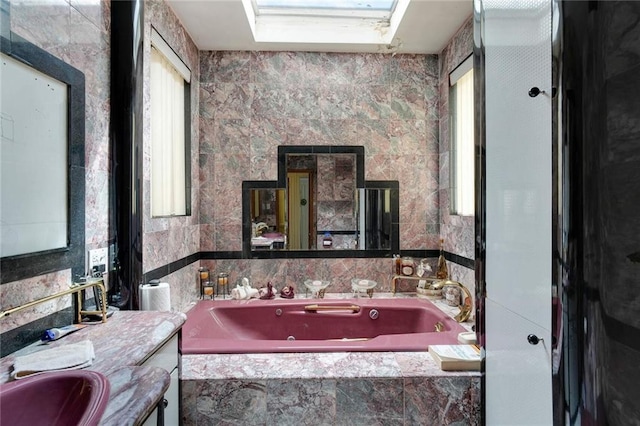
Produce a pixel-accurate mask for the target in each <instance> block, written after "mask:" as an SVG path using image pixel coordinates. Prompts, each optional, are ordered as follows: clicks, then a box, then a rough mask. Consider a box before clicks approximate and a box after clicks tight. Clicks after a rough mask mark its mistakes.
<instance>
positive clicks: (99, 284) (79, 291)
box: [0, 280, 107, 323]
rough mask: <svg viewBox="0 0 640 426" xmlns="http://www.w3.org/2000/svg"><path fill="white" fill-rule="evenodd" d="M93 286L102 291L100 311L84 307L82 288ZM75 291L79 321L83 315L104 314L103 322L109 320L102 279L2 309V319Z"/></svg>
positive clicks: (0, 312) (0, 314)
mask: <svg viewBox="0 0 640 426" xmlns="http://www.w3.org/2000/svg"><path fill="white" fill-rule="evenodd" d="M91 287H98V289H99V290H100V292H102V306H100V310H99V311H85V310H83V309H82V290H86V289H88V288H91ZM73 293H75V294H76V296H77V299H78V323H80V322H82V315H102V322H107V302H106V300H107V291H106V290H105V288H104V282H103V281H102V280H96V281H91V282H88V283H85V284H80V285H73V286H71V287H69V289H67V290H64V291H61V292H59V293H56V294H52V295H49V296H46V297H43V298H42V299H37V300H34V301H32V302H29V303H25V304H24V305H19V306H16V307H15V308H11V309H7V310H6V311H0V319H1V318H4V317H6V316H8V315H10V314H13V313H15V312H18V311H21V310H23V309H26V308H30V307H31V306H35V305H38V304H40V303H44V302H48V301H50V300H54V299H57V298H58V297H62V296H66V295H67V294H73Z"/></svg>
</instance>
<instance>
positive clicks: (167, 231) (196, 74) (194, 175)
mask: <svg viewBox="0 0 640 426" xmlns="http://www.w3.org/2000/svg"><path fill="white" fill-rule="evenodd" d="M152 26H153V28H155V29H156V31H158V33H159V34H160V35H161V36H162V38H164V40H165V41H166V42H167V43H168V44H169V46H171V48H172V49H173V50H174V51H175V52H176V53H177V55H178V56H179V57H180V58H181V59H182V61H183V62H184V63H185V64H186V65H187V67H188V68H189V69H190V70H191V216H181V217H175V218H167V217H164V218H152V217H151V191H150V190H149V188H150V177H151V157H150V153H151V146H150V138H151V127H150V126H151V118H150V115H149V114H150V111H149V105H150V90H149V87H150V86H149V76H150V63H151V61H150V59H149V58H150V55H151V27H152ZM199 55H200V53H199V51H198V48H197V47H196V45H195V44H194V43H193V41H192V40H191V37H190V36H189V34H188V33H187V31H186V30H185V29H184V27H183V26H182V24H181V23H180V21H179V20H178V18H177V17H176V16H175V14H174V13H173V11H172V10H171V9H170V8H169V6H168V5H167V4H166V3H165V2H164V1H162V0H146V1H145V2H144V61H143V67H144V70H143V73H144V85H143V91H144V94H143V96H144V105H145V109H144V113H143V146H144V148H143V179H144V182H143V211H144V215H143V258H142V259H143V260H142V261H143V272H148V271H150V270H153V269H155V268H158V267H160V266H164V265H167V264H169V263H171V262H173V261H176V260H179V259H182V258H184V257H186V256H188V255H190V254H194V253H197V252H199V251H200V225H199V222H200V190H199V188H200V172H199V170H200V165H199V162H198V158H199V146H198V145H199V143H198V141H199V139H200V136H199V135H200V125H199V121H200V120H199V117H200V113H199V107H198V105H199V102H200V100H199V96H200V88H199V81H200V67H199ZM170 284H172V285H173V286H177V285H181V284H180V283H179V282H175V283H171V282H170Z"/></svg>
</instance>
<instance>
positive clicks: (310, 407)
mask: <svg viewBox="0 0 640 426" xmlns="http://www.w3.org/2000/svg"><path fill="white" fill-rule="evenodd" d="M297 297H304V296H297ZM351 297H352V295H351V294H344V293H342V294H341V293H327V294H326V295H325V299H329V300H331V299H344V298H351ZM373 297H374V298H390V297H395V298H404V297H416V295H415V294H409V293H405V294H396V295H391V294H390V293H386V294H385V293H375V294H374V296H373ZM425 303H429V302H428V301H426V300H425ZM433 303H434V304H435V305H436V306H438V307H439V308H440V309H442V310H443V311H444V312H446V313H447V314H448V315H450V316H453V315H455V314H456V313H457V308H455V307H450V306H448V305H446V303H445V302H444V301H440V300H437V301H434V302H433ZM462 325H463V326H464V327H465V328H466V329H467V330H471V327H472V325H473V323H472V322H467V323H462ZM480 380H481V373H480V372H444V371H442V370H440V368H439V367H438V366H437V365H436V363H435V362H434V361H433V359H432V358H431V355H429V353H428V352H426V350H425V351H421V352H332V353H278V354H212V355H183V356H182V357H181V391H182V404H183V405H182V420H183V424H185V425H196V424H207V425H215V424H279V425H289V424H290V425H324V424H326V425H335V424H350V425H358V424H362V425H370V424H397V425H410V424H411V425H413V424H425V425H427V424H428V425H431V424H433V425H436V424H456V423H457V424H464V425H476V424H479V422H480V421H479V415H480V412H481V406H480Z"/></svg>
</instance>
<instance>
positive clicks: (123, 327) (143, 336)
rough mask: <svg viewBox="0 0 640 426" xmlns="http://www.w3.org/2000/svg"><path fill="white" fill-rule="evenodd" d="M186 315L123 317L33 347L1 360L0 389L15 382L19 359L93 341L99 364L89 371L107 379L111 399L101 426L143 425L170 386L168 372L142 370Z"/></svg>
mask: <svg viewBox="0 0 640 426" xmlns="http://www.w3.org/2000/svg"><path fill="white" fill-rule="evenodd" d="M185 319H186V315H185V314H183V313H178V312H155V311H118V312H115V313H114V314H113V316H112V317H111V318H109V319H108V320H107V322H106V323H102V322H98V323H96V324H93V325H89V326H87V327H85V328H83V329H82V330H80V331H77V332H74V333H72V334H69V335H67V336H65V337H63V338H62V339H59V340H56V341H54V342H51V343H50V344H48V345H31V346H28V347H26V348H24V349H21V350H20V351H17V352H15V353H13V354H11V355H7V356H6V357H4V358H2V359H0V383H5V382H7V381H9V379H10V373H11V370H12V368H13V363H14V360H15V357H16V356H20V355H26V354H27V353H32V352H35V351H38V350H42V349H45V348H52V347H56V346H60V345H66V344H71V343H78V342H81V341H83V340H90V341H91V342H92V343H93V347H94V350H95V355H96V358H95V360H94V362H93V364H92V365H91V366H90V367H88V368H87V369H88V370H94V371H97V372H100V373H102V374H104V375H105V376H107V378H108V379H109V383H110V384H111V394H110V399H109V405H108V406H107V411H106V412H105V414H104V416H103V421H102V422H101V424H106V425H111V424H113V425H128V424H136V422H139V421H140V420H143V419H144V418H145V417H146V416H147V415H148V414H149V413H150V412H151V411H153V409H154V408H155V405H156V403H157V402H158V401H159V399H160V398H161V397H162V395H163V394H164V392H165V391H166V389H167V387H168V386H169V372H166V371H165V370H163V369H161V368H156V367H140V365H141V364H142V363H143V362H144V361H145V360H146V359H147V358H148V357H149V356H150V355H152V354H153V352H155V351H156V350H157V349H158V348H159V347H160V346H162V344H164V343H165V342H166V341H167V340H169V338H171V337H172V336H173V335H174V334H175V333H177V332H178V330H179V329H180V327H182V324H183V323H184V321H185Z"/></svg>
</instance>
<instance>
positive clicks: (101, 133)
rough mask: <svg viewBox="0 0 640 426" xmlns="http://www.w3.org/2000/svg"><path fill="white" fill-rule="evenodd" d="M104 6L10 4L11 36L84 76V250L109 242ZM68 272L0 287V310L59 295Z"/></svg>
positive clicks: (26, 318) (34, 312)
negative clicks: (62, 62)
mask: <svg viewBox="0 0 640 426" xmlns="http://www.w3.org/2000/svg"><path fill="white" fill-rule="evenodd" d="M110 10H111V2H110V1H109V0H82V1H80V0H48V1H46V2H42V1H38V0H10V1H9V13H10V27H11V31H13V32H15V33H16V34H18V35H19V36H21V37H23V38H25V39H27V40H28V41H30V42H31V43H33V44H35V45H36V46H38V47H40V48H42V49H44V50H46V51H48V52H49V53H51V54H52V55H54V56H56V57H58V58H60V59H62V60H63V61H65V62H67V63H69V64H71V65H72V66H73V67H75V68H77V69H79V70H80V71H82V72H83V73H84V76H85V108H86V109H85V115H86V124H85V172H86V189H85V191H86V192H85V241H86V249H87V250H90V249H93V248H99V247H106V246H107V245H108V240H109V233H108V228H109V218H108V210H109V208H108V205H109V188H108V182H109V108H110V106H109V100H110V97H109V82H110V77H109V72H110V67H109V61H110V28H111V12H110ZM71 279H72V277H71V271H59V272H55V273H52V274H47V275H42V276H39V277H33V278H29V279H25V280H21V281H16V282H12V283H6V284H3V285H2V286H0V304H1V305H2V306H3V307H11V306H16V305H19V304H23V303H25V302H28V301H31V300H35V299H37V298H40V297H44V296H46V295H49V294H52V293H54V292H56V291H61V290H63V289H66V288H67V285H68V284H69V283H70V282H71ZM69 306H71V298H70V297H65V298H62V299H60V300H59V301H55V302H52V303H50V304H43V305H41V306H38V307H35V308H33V309H28V310H25V311H23V312H20V313H19V314H16V315H15V316H13V318H12V319H11V321H3V322H2V324H1V325H2V332H5V331H8V330H12V329H13V328H16V327H18V326H21V325H24V324H26V323H29V322H31V321H34V320H36V319H38V318H40V317H42V316H45V315H48V314H51V313H53V312H56V311H58V310H61V309H64V308H67V307H69Z"/></svg>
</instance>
